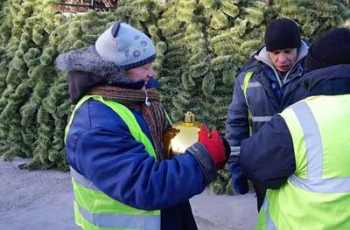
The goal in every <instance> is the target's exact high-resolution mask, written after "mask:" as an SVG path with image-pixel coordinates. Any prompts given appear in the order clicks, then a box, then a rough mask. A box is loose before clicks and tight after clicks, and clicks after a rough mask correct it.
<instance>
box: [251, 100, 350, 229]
mask: <svg viewBox="0 0 350 230" xmlns="http://www.w3.org/2000/svg"><path fill="white" fill-rule="evenodd" d="M349 105H350V95H338V96H316V97H309V98H307V99H305V100H303V101H301V102H298V103H296V104H294V105H292V106H290V107H289V108H287V109H286V110H284V111H283V112H282V113H281V116H282V117H283V118H284V120H285V122H286V124H287V126H288V129H289V131H290V133H291V137H292V141H293V147H294V154H295V162H296V170H295V172H294V174H293V175H292V176H290V177H289V179H288V180H287V182H286V183H285V184H284V185H283V186H281V187H280V188H279V189H274V190H272V189H268V190H267V193H266V198H265V200H264V204H263V207H262V209H261V210H260V213H259V216H258V222H257V226H256V228H257V229H269V230H270V229H280V230H289V229H293V230H302V229H305V230H313V229H315V230H321V229H329V230H338V229H340V230H343V229H344V230H345V229H350V206H349V205H350V116H349V115H350V106H349Z"/></svg>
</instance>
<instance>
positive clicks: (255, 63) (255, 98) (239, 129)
mask: <svg viewBox="0 0 350 230" xmlns="http://www.w3.org/2000/svg"><path fill="white" fill-rule="evenodd" d="M307 50H308V47H307V45H306V43H305V42H302V46H301V48H300V50H299V52H298V57H297V61H296V64H295V65H294V67H293V68H292V69H291V70H290V71H289V72H288V73H287V74H286V76H285V77H284V78H281V77H280V76H279V74H280V73H279V72H278V71H277V70H276V69H275V68H274V66H273V64H272V62H271V60H270V58H269V56H268V53H267V52H266V49H265V48H263V49H262V50H260V51H259V52H258V55H255V56H254V58H252V59H251V60H250V61H249V62H248V63H247V65H246V66H245V67H244V68H243V70H242V72H241V73H240V74H239V75H238V77H237V78H236V80H235V83H234V89H233V96H232V102H231V104H230V106H229V109H228V118H227V121H226V139H227V140H228V142H229V143H230V146H231V148H232V149H231V153H232V154H233V155H238V154H239V147H240V145H241V140H243V139H245V138H247V137H249V122H250V121H248V106H247V103H246V99H245V97H244V93H243V81H244V78H245V76H246V74H247V72H250V71H253V72H254V74H253V76H252V77H251V79H250V82H249V85H248V89H247V100H248V103H249V108H250V111H251V114H252V121H251V122H252V133H256V132H257V131H258V130H259V129H260V128H261V127H262V125H263V124H265V122H267V121H269V120H271V118H272V116H273V115H275V114H276V113H278V112H279V111H281V105H284V106H286V105H291V104H293V103H294V102H295V101H291V99H290V97H289V96H290V94H291V93H292V92H293V91H294V90H295V89H296V88H297V87H298V86H299V84H298V82H299V81H298V80H299V79H300V78H301V76H302V75H303V74H304V68H303V65H302V64H303V59H304V57H305V56H306V54H307ZM295 97H296V96H295Z"/></svg>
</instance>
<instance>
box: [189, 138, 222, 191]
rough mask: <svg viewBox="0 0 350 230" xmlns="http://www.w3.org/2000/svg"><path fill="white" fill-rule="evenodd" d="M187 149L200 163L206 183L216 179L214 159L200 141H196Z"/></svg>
mask: <svg viewBox="0 0 350 230" xmlns="http://www.w3.org/2000/svg"><path fill="white" fill-rule="evenodd" d="M187 151H188V152H189V153H191V154H192V155H193V156H194V158H196V160H197V162H198V164H199V165H200V167H201V169H202V171H203V174H204V177H205V180H206V182H207V184H209V183H210V182H213V181H214V180H215V179H216V176H217V173H216V168H215V163H214V160H213V159H212V158H211V156H210V154H209V152H208V151H207V149H206V148H205V147H204V145H202V144H201V143H199V142H197V143H195V144H193V145H192V146H190V147H189V148H188V149H187Z"/></svg>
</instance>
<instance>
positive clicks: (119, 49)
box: [95, 21, 156, 70]
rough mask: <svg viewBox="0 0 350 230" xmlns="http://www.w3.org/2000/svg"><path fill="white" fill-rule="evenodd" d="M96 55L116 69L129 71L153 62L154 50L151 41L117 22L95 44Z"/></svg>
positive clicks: (137, 31)
mask: <svg viewBox="0 0 350 230" xmlns="http://www.w3.org/2000/svg"><path fill="white" fill-rule="evenodd" d="M95 48H96V51H97V53H98V54H99V55H100V56H101V57H102V58H103V59H105V60H107V61H110V62H113V63H114V64H116V65H117V66H118V67H120V68H122V69H124V70H129V69H133V68H136V67H139V66H143V65H145V64H148V63H150V62H153V61H154V60H155V58H156V49H155V46H154V44H153V42H152V40H151V39H150V38H149V37H148V36H147V35H145V34H144V33H142V32H141V31H139V30H137V29H135V28H134V27H132V26H130V25H128V24H127V23H124V22H121V21H117V22H115V23H114V25H113V26H111V27H110V28H108V29H107V30H106V31H105V32H103V33H102V34H101V35H100V36H99V37H98V39H97V41H96V43H95Z"/></svg>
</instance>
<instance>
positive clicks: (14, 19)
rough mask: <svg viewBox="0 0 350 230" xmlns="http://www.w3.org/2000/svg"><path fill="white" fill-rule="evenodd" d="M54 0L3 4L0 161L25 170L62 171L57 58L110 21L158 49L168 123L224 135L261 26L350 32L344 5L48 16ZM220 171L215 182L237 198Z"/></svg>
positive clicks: (153, 3)
mask: <svg viewBox="0 0 350 230" xmlns="http://www.w3.org/2000/svg"><path fill="white" fill-rule="evenodd" d="M52 2H53V0H43V1H42V0H40V1H39V0H30V1H28V0H27V1H21V0H7V1H0V67H1V72H0V92H2V94H1V97H0V155H3V156H4V158H5V159H7V160H11V159H13V157H15V156H24V157H29V158H31V161H30V163H29V164H27V165H26V168H28V169H35V168H50V167H58V168H60V169H62V170H67V169H68V166H67V162H66V160H65V155H64V143H63V138H64V127H65V126H66V124H67V120H68V117H69V114H70V112H71V109H72V106H71V104H70V102H69V100H68V85H67V75H66V74H65V73H61V72H58V71H56V70H55V68H54V60H55V58H56V57H57V55H58V54H60V53H63V52H66V51H69V50H72V49H85V48H87V47H88V46H90V45H92V44H94V42H95V40H96V39H97V37H98V35H99V34H100V33H102V31H104V30H105V29H106V28H108V27H109V26H111V25H112V23H113V22H114V21H115V20H116V19H121V20H123V21H125V22H128V23H130V24H132V25H133V26H135V27H137V28H138V29H140V30H142V31H144V32H145V33H146V34H148V35H149V36H150V37H151V38H152V39H153V41H154V42H155V44H156V49H157V59H156V60H155V62H154V68H155V70H156V78H157V79H158V80H159V81H160V82H161V83H162V85H163V87H162V89H161V92H162V101H163V103H164V106H165V108H166V109H167V110H168V112H169V114H171V117H172V119H173V120H175V121H177V120H180V119H182V117H183V114H184V113H185V112H187V111H192V112H193V113H194V114H195V115H196V119H197V121H198V122H200V123H205V124H207V125H208V126H209V127H210V128H213V127H216V128H217V129H219V130H220V131H221V132H223V131H224V122H225V120H226V116H227V107H228V105H229V103H230V101H231V95H232V86H233V82H234V79H235V78H236V76H237V74H238V73H239V71H240V68H241V67H242V66H243V65H244V63H245V62H246V61H247V59H248V58H249V57H250V56H251V55H252V54H253V53H254V52H255V51H256V50H257V49H258V48H259V47H261V45H262V44H263V35H264V31H265V28H266V25H267V24H268V23H269V22H270V21H271V20H272V19H274V18H276V17H287V18H291V19H294V20H295V21H296V22H297V23H298V24H299V25H300V27H301V28H302V36H303V38H305V39H306V40H309V41H313V40H314V39H315V38H316V37H318V36H319V35H320V34H322V33H323V32H324V31H327V30H329V29H331V28H333V27H337V26H348V27H349V26H350V4H349V1H348V0H325V1H312V0H293V1H292V0H275V1H273V5H271V6H269V7H268V6H266V4H265V1H253V0H214V1H213V0H168V1H167V3H165V4H164V5H163V4H161V3H160V1H158V0H135V1H129V0H120V1H118V8H117V9H114V10H112V11H109V12H107V13H97V12H94V11H90V12H88V13H85V14H69V15H67V14H64V15H63V14H54V13H53V10H52V8H51V4H52ZM229 178H230V174H229V172H228V170H227V168H226V169H224V170H222V171H221V172H220V176H219V179H218V181H217V182H215V183H213V184H212V185H211V188H212V189H213V191H214V192H215V193H218V194H220V193H228V194H234V191H233V190H232V186H231V184H230V182H229V181H230V180H229Z"/></svg>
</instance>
